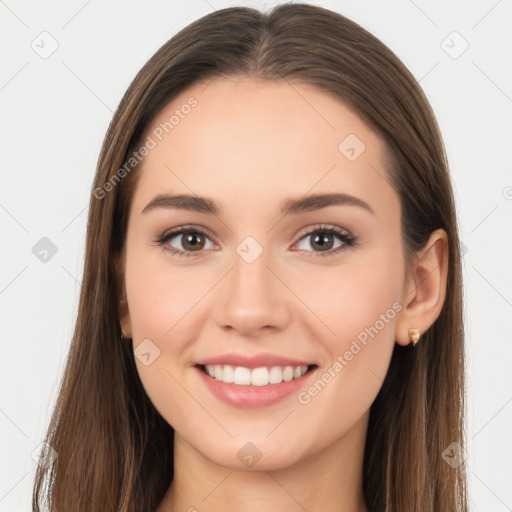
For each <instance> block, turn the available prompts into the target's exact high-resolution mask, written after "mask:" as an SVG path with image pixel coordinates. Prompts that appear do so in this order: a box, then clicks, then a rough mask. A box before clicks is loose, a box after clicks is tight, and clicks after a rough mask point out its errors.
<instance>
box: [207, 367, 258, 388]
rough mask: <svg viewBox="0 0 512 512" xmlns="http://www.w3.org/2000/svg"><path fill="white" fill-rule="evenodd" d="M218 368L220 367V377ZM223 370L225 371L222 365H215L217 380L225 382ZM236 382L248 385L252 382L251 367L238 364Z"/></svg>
mask: <svg viewBox="0 0 512 512" xmlns="http://www.w3.org/2000/svg"><path fill="white" fill-rule="evenodd" d="M217 368H219V369H220V370H219V371H220V377H217ZM222 371H223V368H222V366H218V365H215V378H216V379H217V380H221V381H222V382H224V379H223V378H222V377H223V375H222ZM234 383H235V384H239V385H242V386H248V385H249V384H250V383H251V370H249V368H242V367H241V366H237V367H236V368H235V381H234Z"/></svg>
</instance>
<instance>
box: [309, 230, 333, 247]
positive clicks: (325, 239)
mask: <svg viewBox="0 0 512 512" xmlns="http://www.w3.org/2000/svg"><path fill="white" fill-rule="evenodd" d="M329 238H330V239H331V240H330V243H329ZM332 239H333V236H332V235H328V234H323V235H322V234H317V235H316V236H314V237H313V243H312V244H311V245H312V246H313V247H314V246H315V244H319V245H318V246H319V247H320V249H322V250H324V251H328V250H329V249H331V248H332V246H333V240H332Z"/></svg>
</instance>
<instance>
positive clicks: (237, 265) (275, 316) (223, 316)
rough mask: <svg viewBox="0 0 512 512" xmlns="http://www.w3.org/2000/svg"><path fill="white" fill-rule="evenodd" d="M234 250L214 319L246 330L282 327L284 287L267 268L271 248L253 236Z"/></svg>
mask: <svg viewBox="0 0 512 512" xmlns="http://www.w3.org/2000/svg"><path fill="white" fill-rule="evenodd" d="M235 250H236V253H235V254H234V255H233V259H232V262H233V263H232V270H231V272H229V274H228V275H227V276H226V277H227V283H226V284H225V286H223V287H222V288H221V289H222V294H223V296H222V297H219V302H218V306H217V321H218V322H219V323H220V324H224V325H230V326H231V327H234V328H236V329H238V330H240V331H244V332H246V333H249V332H250V331H254V330H257V329H259V328H260V327H269V326H273V327H283V324H284V322H286V319H287V306H286V300H287V297H286V290H285V288H286V287H284V286H283V284H282V283H281V282H280V280H279V279H277V277H276V276H275V274H274V272H272V270H270V268H272V261H271V259H272V258H271V251H267V250H265V249H264V248H263V246H262V245H261V244H259V243H258V242H257V241H256V240H255V239H254V238H252V237H247V238H246V239H244V240H243V241H242V242H241V243H240V244H239V245H238V246H237V247H236V249H235ZM269 267H270V268H269Z"/></svg>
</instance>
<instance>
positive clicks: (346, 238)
mask: <svg viewBox="0 0 512 512" xmlns="http://www.w3.org/2000/svg"><path fill="white" fill-rule="evenodd" d="M185 233H188V234H190V233H199V234H201V235H203V236H205V237H207V238H210V236H209V235H208V233H206V231H204V230H203V229H201V228H198V227H194V226H181V227H179V228H175V229H172V230H170V231H166V232H165V233H163V234H162V235H161V236H160V237H159V238H157V239H156V240H155V242H156V243H157V244H158V245H160V246H164V244H166V243H167V242H168V241H169V240H170V239H171V238H174V237H176V236H178V235H182V234H185ZM317 233H324V234H329V235H336V236H337V237H338V238H339V239H340V240H341V241H342V242H343V245H340V246H339V247H338V248H336V249H334V250H329V251H325V252H317V251H306V252H310V253H314V254H315V256H322V257H326V256H334V255H337V254H339V253H341V252H343V251H346V250H348V249H349V248H352V247H355V246H356V245H357V243H356V240H357V238H356V237H354V236H353V235H351V234H349V233H348V232H347V231H345V230H342V229H340V228H338V227H336V226H331V225H326V224H321V225H317V226H314V227H313V228H312V229H310V230H309V231H302V232H301V233H300V237H299V240H298V241H299V242H300V241H301V240H302V239H303V238H305V237H307V236H311V235H313V234H317ZM164 249H165V250H166V251H169V252H170V253H171V254H172V255H176V256H179V257H180V258H182V257H185V258H190V257H196V256H200V255H201V253H202V252H203V251H197V254H195V253H194V252H192V251H180V250H178V249H172V248H169V247H164ZM310 256H311V255H310Z"/></svg>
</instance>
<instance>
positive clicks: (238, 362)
mask: <svg viewBox="0 0 512 512" xmlns="http://www.w3.org/2000/svg"><path fill="white" fill-rule="evenodd" d="M216 364H217V365H223V364H227V365H230V366H242V367H244V368H260V367H263V366H266V367H272V366H294V367H295V366H309V365H311V364H313V363H311V362H307V361H301V360H299V359H292V358H290V357H284V356H280V355H278V354H255V355H252V356H249V355H242V354H235V353H231V354H223V355H219V356H214V357H208V358H206V359H201V360H200V361H197V362H196V365H203V366H204V365H216Z"/></svg>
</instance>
